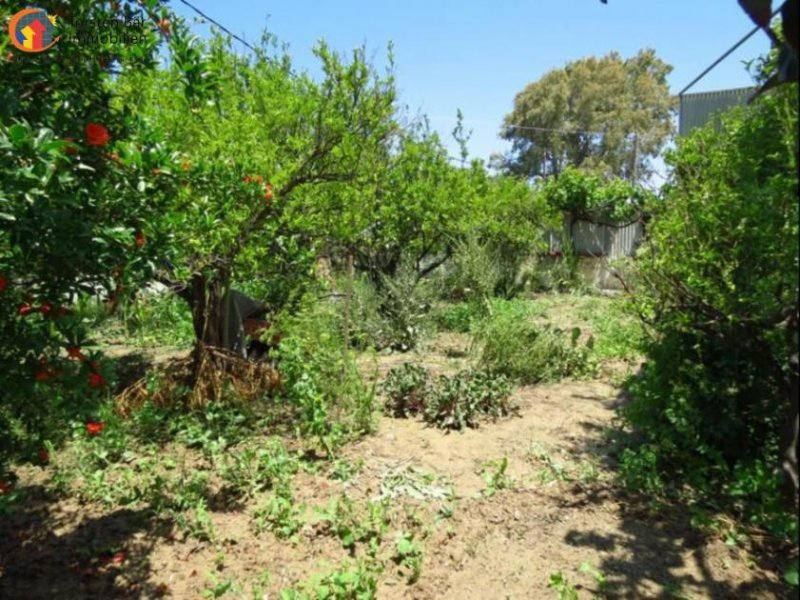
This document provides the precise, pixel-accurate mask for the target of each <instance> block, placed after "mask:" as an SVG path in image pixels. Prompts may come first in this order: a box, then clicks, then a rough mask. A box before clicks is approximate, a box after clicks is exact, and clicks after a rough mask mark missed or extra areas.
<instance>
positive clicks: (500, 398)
mask: <svg viewBox="0 0 800 600" xmlns="http://www.w3.org/2000/svg"><path fill="white" fill-rule="evenodd" d="M510 397H511V383H510V382H509V381H508V380H507V379H506V378H505V377H504V376H502V375H495V374H492V373H489V372H486V371H476V370H472V369H470V370H464V371H460V372H459V373H457V374H456V375H453V376H452V377H448V376H446V375H442V376H440V377H439V379H438V381H437V382H436V385H435V386H433V388H432V389H431V392H430V394H429V396H428V398H427V400H426V402H425V412H424V419H425V421H426V422H428V423H431V424H433V425H436V426H437V427H441V428H442V429H464V427H477V426H478V421H479V420H480V419H482V418H490V419H493V420H495V419H498V418H499V417H505V416H508V415H509V414H511V413H512V411H513V410H514V409H513V407H512V405H511V402H510Z"/></svg>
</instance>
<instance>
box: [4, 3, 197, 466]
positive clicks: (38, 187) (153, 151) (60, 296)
mask: <svg viewBox="0 0 800 600" xmlns="http://www.w3.org/2000/svg"><path fill="white" fill-rule="evenodd" d="M112 4H115V5H117V6H116V8H112V7H110V6H108V5H107V4H106V3H100V2H93V1H89V0H76V1H73V2H63V1H57V2H53V3H51V5H50V15H51V16H55V17H57V26H58V34H60V35H61V36H62V39H61V40H60V41H58V42H57V43H56V45H55V46H53V47H52V48H50V49H49V50H47V51H45V52H43V53H41V54H26V53H23V52H21V51H19V50H17V49H15V48H13V47H12V46H11V44H10V43H9V36H7V35H3V36H2V37H0V57H2V58H0V390H1V391H0V471H2V463H3V462H4V461H5V460H6V459H7V458H9V456H12V455H14V454H16V455H17V456H20V455H21V456H23V457H30V456H35V451H36V449H37V447H39V448H41V443H42V442H43V441H44V440H45V439H50V440H53V441H56V440H57V439H58V437H59V436H63V435H64V433H65V432H64V427H63V421H64V418H67V417H70V418H71V417H74V416H75V415H76V414H80V411H81V410H82V409H87V401H89V402H88V404H89V405H90V404H91V401H92V400H96V399H97V398H98V397H99V396H102V395H103V393H104V391H103V390H104V389H105V388H106V385H105V382H106V375H107V373H106V372H105V370H104V367H103V365H102V363H101V362H99V361H97V360H96V359H97V358H98V355H97V353H92V352H89V351H88V350H85V349H84V350H83V351H82V350H81V349H80V346H81V345H83V344H84V343H85V342H86V341H87V340H86V331H85V327H84V324H83V323H82V320H81V319H80V318H79V317H78V316H77V315H75V314H73V313H72V311H71V310H70V308H69V306H68V305H69V304H71V303H72V302H74V300H75V298H77V297H78V296H79V295H81V294H85V293H95V291H96V290H97V288H105V289H106V290H107V291H108V292H109V293H112V292H113V291H114V290H115V289H116V288H117V287H118V286H122V285H136V284H137V283H138V282H141V281H143V280H144V279H145V278H146V277H147V276H148V275H149V274H150V273H151V272H152V264H153V262H152V261H153V257H154V256H156V255H157V254H158V252H159V245H160V242H159V241H158V240H157V239H155V238H154V239H152V240H150V241H149V242H146V240H147V239H148V237H147V234H146V233H145V232H144V231H143V229H144V228H146V225H145V224H146V223H147V222H148V221H150V220H151V219H152V218H153V217H154V216H155V215H156V214H159V207H160V206H161V205H163V203H164V202H165V199H166V198H169V197H171V196H172V195H173V193H174V186H173V182H172V181H171V180H169V179H167V178H162V177H159V176H158V175H157V173H158V172H159V170H168V169H169V168H170V165H171V164H172V161H173V158H174V157H173V156H172V155H171V154H170V153H169V152H168V151H167V150H166V149H165V148H164V147H163V145H161V144H159V143H158V141H157V140H155V139H153V137H152V136H151V135H150V133H149V129H148V127H147V125H146V123H143V122H141V120H139V119H138V118H137V117H136V115H134V114H132V113H131V112H130V111H129V110H127V107H125V106H123V105H121V104H119V103H118V102H116V101H115V96H114V92H113V87H114V84H113V80H114V75H115V74H116V73H119V72H120V71H124V72H129V73H133V72H144V71H149V70H151V69H153V68H154V67H155V65H156V58H157V55H158V52H159V49H160V48H161V46H162V44H163V42H164V41H165V40H167V41H169V40H170V39H171V38H170V36H168V35H166V33H167V32H168V31H170V29H168V27H167V25H166V24H167V23H169V22H174V17H173V16H172V15H171V14H170V13H169V11H168V10H167V9H166V8H165V7H163V6H162V5H161V3H160V2H158V1H156V0H147V1H145V2H136V3H134V2H120V3H112ZM23 8H25V3H24V2H10V3H4V4H3V6H2V8H0V22H1V23H3V25H4V26H5V24H6V23H7V22H8V19H9V18H10V17H11V16H12V15H13V14H14V13H16V12H17V11H18V10H21V9H23ZM134 19H140V20H141V22H142V23H143V24H144V28H143V30H142V31H141V32H140V31H138V30H137V34H140V36H139V37H140V40H139V43H138V44H132V45H125V44H119V43H114V42H112V41H111V40H101V41H99V42H96V43H80V42H75V41H73V40H72V37H73V34H75V33H76V32H77V24H78V23H81V22H85V21H87V20H94V22H106V23H108V22H116V23H119V22H121V21H128V22H130V21H132V20H134ZM175 29H177V25H176V27H175ZM186 66H187V67H188V66H189V65H186ZM54 413H55V414H59V415H61V416H62V417H63V418H62V419H61V422H60V423H58V420H57V419H54V418H53V415H54Z"/></svg>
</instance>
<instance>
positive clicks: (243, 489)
mask: <svg viewBox="0 0 800 600" xmlns="http://www.w3.org/2000/svg"><path fill="white" fill-rule="evenodd" d="M225 460H226V463H225V465H224V466H223V467H222V468H221V469H220V475H221V477H222V479H223V480H224V481H225V482H226V483H227V484H228V486H229V487H230V489H231V490H233V491H236V492H238V493H240V494H243V495H246V496H251V497H252V496H253V495H255V494H257V493H259V492H262V491H264V490H267V489H271V488H276V487H285V486H288V485H289V482H290V481H291V478H292V476H293V475H294V474H295V473H297V471H298V469H299V461H298V460H297V458H295V457H294V456H292V455H291V454H289V452H287V451H286V448H285V447H284V446H283V444H282V443H281V441H280V440H278V439H277V438H272V439H268V440H266V442H265V443H264V445H263V447H262V448H259V449H257V450H256V449H252V448H245V449H244V450H241V451H239V452H235V453H232V454H230V455H228V456H227V457H226V459H225Z"/></svg>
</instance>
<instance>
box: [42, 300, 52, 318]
mask: <svg viewBox="0 0 800 600" xmlns="http://www.w3.org/2000/svg"><path fill="white" fill-rule="evenodd" d="M39 312H41V313H42V314H43V315H44V316H45V317H47V316H49V315H50V313H51V312H53V306H52V305H51V304H50V303H48V302H45V303H44V304H42V305H41V306H40V307H39Z"/></svg>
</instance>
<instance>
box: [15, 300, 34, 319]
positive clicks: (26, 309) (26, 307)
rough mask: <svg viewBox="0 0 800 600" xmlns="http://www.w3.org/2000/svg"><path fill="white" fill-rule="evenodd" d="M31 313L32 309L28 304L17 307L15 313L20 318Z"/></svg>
mask: <svg viewBox="0 0 800 600" xmlns="http://www.w3.org/2000/svg"><path fill="white" fill-rule="evenodd" d="M32 312H33V307H32V306H31V305H30V304H28V303H27V302H25V303H23V304H21V305H20V307H19V310H18V311H17V313H18V314H19V316H21V317H27V316H28V315H29V314H31V313H32Z"/></svg>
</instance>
